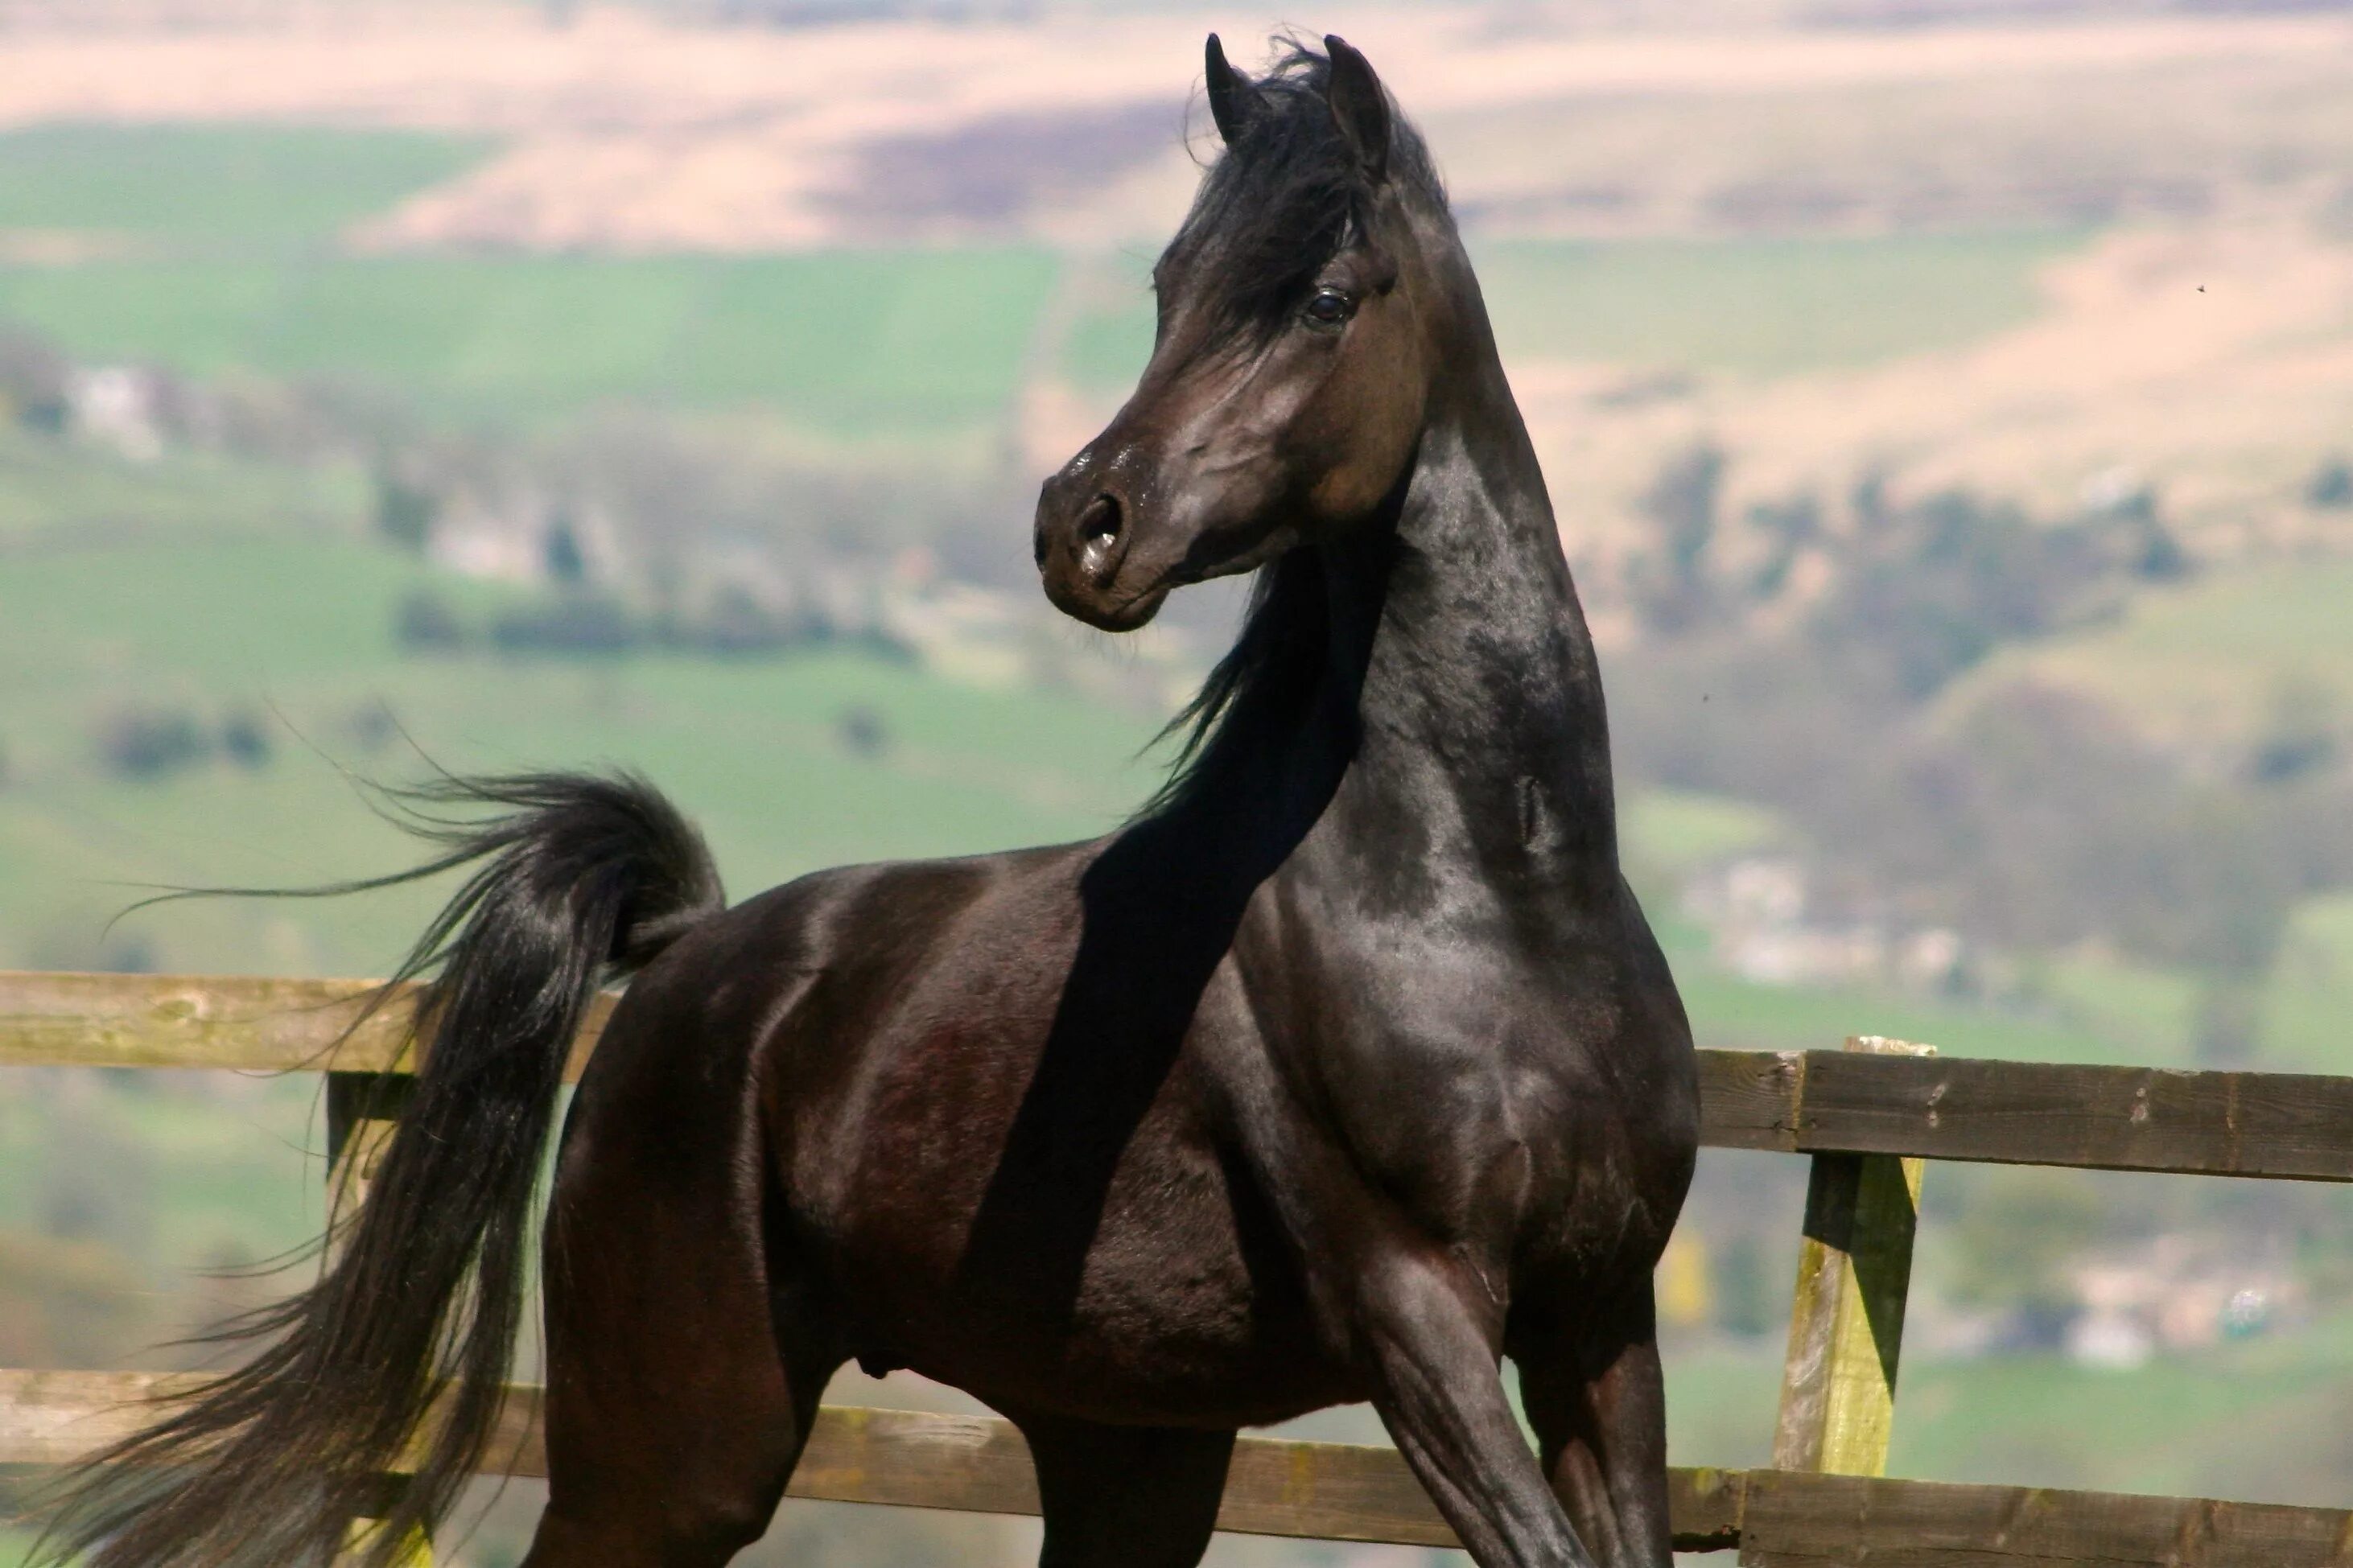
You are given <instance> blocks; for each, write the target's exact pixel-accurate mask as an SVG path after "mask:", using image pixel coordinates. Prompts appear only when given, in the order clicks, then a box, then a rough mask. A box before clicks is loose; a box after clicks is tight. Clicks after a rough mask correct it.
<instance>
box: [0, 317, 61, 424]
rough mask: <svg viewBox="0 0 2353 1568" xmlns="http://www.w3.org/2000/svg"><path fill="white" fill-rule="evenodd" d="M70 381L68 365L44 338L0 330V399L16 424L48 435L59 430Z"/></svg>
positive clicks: (13, 329)
mask: <svg viewBox="0 0 2353 1568" xmlns="http://www.w3.org/2000/svg"><path fill="white" fill-rule="evenodd" d="M72 380H73V365H72V363H71V362H70V361H69V360H68V359H67V358H66V356H65V355H64V354H62V353H59V352H58V349H57V348H56V346H55V345H53V344H52V343H50V342H48V341H47V339H45V338H40V337H36V336H35V335H34V334H32V333H31V332H27V331H22V330H20V329H16V328H5V329H0V399H5V400H6V404H7V413H8V415H9V416H11V417H13V418H14V419H15V420H16V423H17V424H19V425H22V426H25V427H26V429H28V430H39V431H42V432H44V433H45V434H48V435H55V434H57V433H58V432H60V431H62V430H63V429H64V428H65V427H66V421H67V418H68V416H69V412H70V409H69V402H68V391H69V387H70V385H71V384H72Z"/></svg>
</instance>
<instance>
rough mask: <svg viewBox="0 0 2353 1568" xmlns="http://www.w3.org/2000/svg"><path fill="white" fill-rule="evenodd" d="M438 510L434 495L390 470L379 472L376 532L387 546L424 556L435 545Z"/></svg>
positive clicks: (376, 494)
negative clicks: (434, 524)
mask: <svg viewBox="0 0 2353 1568" xmlns="http://www.w3.org/2000/svg"><path fill="white" fill-rule="evenodd" d="M439 510H440V509H439V507H438V504H437V503H436V502H435V500H434V499H433V495H432V492H431V491H429V490H427V489H423V488H422V487H420V486H417V485H413V484H410V483H409V482H408V481H406V479H401V478H400V477H399V476H398V475H396V474H394V473H392V472H390V471H389V470H386V469H378V470H377V472H376V477H375V531H376V536H377V537H378V538H380V539H382V540H383V541H384V542H385V543H387V544H389V545H391V546H393V547H394V548H395V549H396V550H403V551H406V552H408V553H409V554H411V555H422V554H424V553H425V547H426V546H427V544H429V543H430V542H432V538H433V520H434V517H435V516H436V515H437V513H438V511H439Z"/></svg>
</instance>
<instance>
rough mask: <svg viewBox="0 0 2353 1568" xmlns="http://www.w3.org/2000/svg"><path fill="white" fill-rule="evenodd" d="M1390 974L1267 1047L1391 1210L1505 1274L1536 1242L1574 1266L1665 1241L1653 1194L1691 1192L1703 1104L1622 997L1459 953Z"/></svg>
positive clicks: (1607, 987)
mask: <svg viewBox="0 0 2353 1568" xmlns="http://www.w3.org/2000/svg"><path fill="white" fill-rule="evenodd" d="M1368 972H1371V973H1378V971H1368ZM1389 973H1391V974H1392V975H1393V976H1394V978H1393V979H1392V980H1390V981H1388V982H1386V983H1382V984H1376V985H1374V986H1372V987H1368V988H1366V989H1365V990H1363V991H1361V992H1360V993H1359V994H1358V995H1357V997H1356V1000H1355V1001H1354V1002H1352V1003H1351V1004H1349V1005H1345V1006H1343V1007H1341V1008H1337V1009H1327V1010H1326V1011H1325V1012H1324V1014H1323V1016H1321V1017H1319V1018H1318V1019H1317V1020H1316V1021H1315V1023H1314V1025H1313V1026H1311V1027H1310V1028H1309V1029H1308V1030H1306V1031H1303V1035H1304V1037H1303V1038H1301V1039H1298V1040H1295V1041H1292V1042H1287V1043H1274V1042H1270V1048H1271V1049H1272V1050H1274V1051H1275V1052H1277V1053H1282V1054H1287V1055H1288V1056H1289V1057H1290V1058H1292V1059H1291V1060H1290V1062H1289V1063H1288V1066H1289V1067H1290V1068H1291V1069H1292V1071H1293V1073H1294V1074H1295V1075H1297V1076H1298V1077H1300V1078H1301V1079H1303V1080H1304V1081H1305V1082H1307V1083H1308V1084H1310V1085H1311V1086H1312V1087H1311V1089H1310V1090H1309V1092H1308V1093H1307V1094H1305V1095H1304V1096H1303V1104H1304V1105H1306V1106H1307V1107H1309V1108H1310V1109H1309V1110H1308V1112H1307V1113H1308V1114H1310V1115H1312V1116H1314V1117H1316V1118H1318V1119H1320V1120H1321V1121H1324V1124H1325V1125H1324V1131H1326V1132H1328V1134H1329V1136H1330V1137H1331V1138H1332V1139H1333V1140H1334V1142H1335V1143H1336V1144H1337V1145H1338V1146H1340V1147H1341V1148H1343V1149H1345V1151H1346V1152H1347V1156H1348V1163H1349V1164H1350V1165H1351V1166H1352V1167H1353V1168H1354V1169H1355V1170H1356V1171H1357V1172H1359V1173H1361V1174H1362V1176H1363V1178H1364V1180H1365V1182H1366V1184H1367V1185H1368V1186H1370V1187H1371V1188H1372V1189H1374V1191H1375V1193H1376V1194H1377V1195H1378V1196H1379V1197H1380V1198H1381V1199H1382V1200H1384V1201H1387V1202H1389V1203H1391V1204H1394V1205H1396V1207H1397V1208H1398V1210H1400V1211H1401V1212H1402V1214H1403V1215H1405V1216H1406V1217H1407V1219H1408V1220H1409V1223H1410V1224H1411V1225H1412V1226H1414V1227H1415V1228H1416V1229H1418V1230H1419V1231H1420V1232H1422V1233H1423V1234H1425V1235H1426V1236H1428V1237H1430V1238H1431V1239H1433V1240H1437V1241H1440V1242H1443V1243H1445V1244H1447V1245H1451V1246H1456V1247H1464V1248H1467V1249H1468V1250H1469V1251H1470V1252H1472V1253H1473V1254H1475V1255H1481V1256H1483V1257H1485V1258H1488V1259H1490V1260H1492V1261H1493V1262H1494V1263H1495V1264H1496V1265H1497V1266H1498V1267H1500V1266H1502V1262H1503V1260H1504V1259H1506V1258H1512V1257H1514V1256H1518V1255H1520V1254H1523V1253H1525V1252H1527V1251H1528V1250H1529V1248H1530V1247H1531V1246H1533V1247H1534V1248H1535V1251H1536V1252H1538V1253H1539V1254H1542V1255H1544V1256H1546V1257H1553V1258H1560V1259H1562V1260H1564V1261H1569V1260H1575V1259H1579V1258H1583V1259H1600V1258H1607V1257H1611V1256H1615V1255H1616V1254H1618V1253H1619V1252H1620V1251H1621V1250H1623V1249H1624V1248H1625V1247H1633V1248H1635V1249H1637V1250H1640V1249H1642V1248H1646V1247H1653V1246H1654V1245H1655V1244H1657V1243H1658V1242H1659V1241H1661V1240H1662V1239H1663V1229H1662V1226H1660V1225H1659V1224H1658V1223H1657V1222H1656V1217H1655V1216H1656V1214H1657V1212H1658V1211H1659V1210H1660V1209H1661V1207H1662V1205H1661V1204H1659V1203H1658V1202H1656V1201H1654V1197H1653V1194H1661V1193H1664V1192H1668V1191H1672V1192H1673V1194H1675V1196H1677V1197H1680V1194H1681V1177H1680V1174H1679V1173H1680V1172H1681V1171H1682V1170H1683V1169H1685V1168H1687V1165H1688V1161H1689V1142H1690V1120H1691V1118H1690V1113H1689V1109H1688V1106H1687V1104H1686V1103H1685V1101H1686V1100H1687V1098H1688V1096H1687V1093H1686V1092H1685V1087H1686V1086H1685V1085H1684V1083H1683V1080H1682V1078H1681V1076H1680V1075H1679V1074H1677V1073H1676V1072H1675V1071H1674V1070H1673V1067H1672V1041H1671V1040H1663V1039H1659V1038H1654V1037H1653V1033H1654V1032H1653V1031H1651V1030H1650V1029H1649V1028H1648V1027H1647V1024H1646V1021H1644V1020H1641V1019H1639V1018H1633V1017H1630V1016H1629V1015H1628V1013H1627V1010H1626V1009H1625V1008H1624V1007H1622V1006H1620V1005H1617V1004H1616V1002H1615V1001H1614V1000H1613V998H1614V997H1615V996H1616V995H1617V994H1618V991H1619V988H1618V987H1616V986H1614V985H1613V984H1609V983H1608V981H1607V979H1606V976H1605V977H1603V978H1601V979H1599V980H1597V979H1596V978H1595V977H1594V976H1593V975H1591V974H1589V973H1588V974H1586V975H1583V976H1579V977H1577V979H1578V983H1577V984H1562V983H1561V982H1560V979H1559V977H1558V976H1556V975H1554V974H1550V973H1546V972H1545V971H1544V970H1543V969H1542V968H1541V967H1540V966H1536V965H1531V964H1514V963H1497V962H1495V961H1493V960H1492V959H1480V958H1474V957H1465V956H1462V955H1459V954H1458V955H1454V956H1452V957H1451V958H1448V959H1444V960H1439V961H1428V962H1424V963H1419V964H1416V965H1412V966H1405V967H1399V968H1396V969H1392V970H1391V971H1390V972H1389ZM1664 1206H1669V1207H1671V1205H1664ZM1654 1232H1655V1233H1657V1234H1653V1233H1654Z"/></svg>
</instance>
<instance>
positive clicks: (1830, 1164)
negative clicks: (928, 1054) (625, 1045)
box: [0, 973, 2353, 1568]
mask: <svg viewBox="0 0 2353 1568" xmlns="http://www.w3.org/2000/svg"><path fill="white" fill-rule="evenodd" d="M370 989H371V988H370V987H369V986H368V985H367V984H366V983H364V982H353V981H290V980H260V979H233V978H213V977H189V976H122V975H87V974H7V973H0V1067H55V1066H81V1067H113V1068H126V1067H129V1068H235V1069H241V1070H247V1071H263V1072H269V1071H304V1070H311V1071H329V1070H332V1078H331V1079H330V1094H329V1108H330V1113H331V1116H330V1120H331V1121H334V1122H335V1123H336V1125H335V1127H334V1128H332V1129H331V1136H332V1142H333V1143H334V1145H335V1149H334V1152H336V1153H337V1154H338V1155H339V1156H341V1158H340V1159H339V1160H338V1161H337V1162H336V1165H337V1168H338V1170H339V1171H341V1172H343V1175H342V1176H340V1177H339V1179H358V1180H364V1174H365V1167H366V1156H367V1151H368V1149H369V1147H370V1146H371V1145H372V1144H373V1143H374V1142H375V1140H377V1139H379V1138H380V1137H381V1136H382V1135H383V1134H384V1133H385V1131H388V1127H389V1122H388V1121H386V1118H388V1117H390V1116H392V1115H396V1113H397V1108H398V1101H399V1100H400V1098H401V1097H400V1096H399V1095H398V1093H397V1092H396V1086H394V1085H388V1084H387V1083H386V1082H385V1079H384V1077H383V1076H382V1075H386V1074H399V1073H402V1072H406V1071H407V1070H409V1069H410V1068H412V1067H413V1065H414V1062H413V1052H412V1050H411V1048H410V1045H409V1041H408V1019H407V1008H408V999H407V998H406V997H396V998H395V999H393V1000H392V1001H391V1002H390V1003H389V1004H387V1005H385V1006H384V1007H382V1008H380V1009H378V1010H377V1011H376V1012H375V1014H374V1015H373V1016H369V1017H367V1018H366V1019H365V1020H364V1021H363V1022H360V1023H359V1024H358V1026H357V1027H356V1028H354V1027H353V1025H354V1021H355V1020H357V1019H359V1017H360V1006H361V1000H362V999H363V998H364V997H365V996H366V995H367V994H369V992H370ZM607 1010H608V1009H607V1007H604V1006H600V1007H599V1008H598V1009H597V1010H596V1013H595V1014H594V1016H592V1018H591V1020H590V1023H589V1026H588V1027H587V1028H586V1030H585V1031H584V1032H583V1035H582V1037H581V1039H580V1042H579V1044H578V1046H577V1047H575V1051H574V1053H573V1059H572V1063H571V1076H574V1077H576V1076H577V1074H578V1070H579V1068H580V1067H581V1065H582V1064H583V1063H584V1062H585V1061H586V1059H587V1057H588V1054H589V1052H590V1051H591V1050H593V1049H594V1047H595V1044H596V1034H597V1032H598V1030H599V1029H600V1028H601V1027H602V1025H603V1022H604V1019H605V1017H606V1016H607ZM331 1055H332V1061H331V1060H330V1059H329V1058H330V1056H331ZM1701 1063H1702V1069H1701V1103H1702V1138H1703V1141H1704V1142H1705V1143H1707V1144H1709V1145H1711V1146H1713V1147H1717V1148H1730V1149H1751V1150H1767V1151H1778V1152H1788V1153H1804V1154H1810V1155H1812V1156H1813V1157H1814V1173H1813V1181H1812V1184H1811V1186H1810V1191H1809V1198H1808V1205H1807V1219H1806V1234H1805V1236H1804V1237H1802V1238H1801V1244H1800V1250H1801V1259H1800V1289H1799V1296H1798V1300H1797V1305H1796V1308H1795V1310H1794V1313H1793V1318H1792V1321H1791V1325H1790V1347H1789V1356H1788V1367H1787V1370H1786V1372H1785V1376H1784V1383H1783V1390H1782V1408H1781V1413H1780V1418H1779V1426H1778V1431H1777V1434H1776V1441H1775V1450H1774V1451H1775V1466H1776V1468H1771V1469H1760V1470H1746V1471H1737V1470H1706V1469H1678V1470H1676V1471H1675V1472H1674V1478H1673V1479H1674V1485H1673V1493H1672V1502H1673V1521H1674V1530H1675V1536H1676V1542H1677V1545H1678V1548H1679V1549H1680V1550H1683V1551H1691V1552H1701V1551H1719V1550H1731V1551H1737V1552H1738V1553H1739V1561H1740V1563H1743V1564H1754V1565H1757V1568H1831V1565H1838V1564H1844V1565H1851V1568H1864V1565H1866V1564H1867V1565H1869V1568H2142V1565H2147V1568H2159V1565H2162V1568H2323V1565H2326V1568H2353V1513H2348V1512H2345V1511H2340V1510H2333V1509H2309V1508H2283V1507H2271V1506H2257V1505H2251V1504H2242V1503H2225V1502H2213V1501H2207V1500H2192V1499H2179V1498H2158V1497H2137V1496H2125V1495H2118V1494H2110V1493H2097V1492H2072V1491H2056V1490H2048V1489H2026V1488H2016V1487H1979V1486H1947V1485H1942V1484H1937V1483H1932V1482H1925V1481H1909V1480H1889V1479H1882V1478H1881V1477H1880V1474H1879V1472H1880V1471H1881V1470H1882V1469H1883V1468H1884V1466H1885V1461H1886V1453H1887V1438H1888V1432H1889V1423H1890V1422H1891V1420H1892V1417H1893V1412H1894V1395H1895V1385H1896V1370H1897V1364H1898V1353H1897V1352H1899V1350H1900V1348H1901V1336H1902V1322H1903V1306H1904V1294H1905V1285H1906V1282H1907V1281H1908V1278H1909V1274H1910V1266H1911V1249H1912V1238H1913V1233H1914V1227H1915V1225H1916V1220H1917V1213H1916V1204H1917V1200H1918V1192H1919V1171H1920V1166H1919V1162H1921V1161H1925V1160H1963V1161H1980V1162H1995V1163H2013V1164H2037V1165H2068V1166H2080V1167H2089V1168H2094V1169H2107V1170H2123V1171H2152V1172H2173V1173H2185V1174H2196V1175H2222V1176H2246V1177H2272V1178H2286V1179H2294V1180H2304V1181H2332V1182H2342V1181H2353V1079H2336V1078H2318V1077H2307V1076H2302V1075H2290V1074H2278V1073H2222V1072H2170V1071H2155V1070H2147V1069H2141V1068H2095V1067H2072V1066H2050V1065H2044V1064H2039V1063H2024V1062H2000V1061H1981V1060H1963V1059H1954V1058H1940V1057H1936V1056H1935V1055H1933V1054H1930V1053H1926V1051H1925V1050H1924V1049H1923V1048H1921V1047H1907V1046H1905V1044H1904V1043H1903V1042H1894V1041H1880V1040H1875V1039H1869V1038H1858V1039H1855V1040H1852V1041H1850V1042H1848V1047H1847V1048H1846V1049H1845V1050H1843V1051H1799V1052H1758V1051H1703V1052H1702V1053H1701ZM174 1381H175V1380H174V1377H173V1375H171V1374H153V1373H69V1372H43V1371H0V1465H56V1464H61V1463H67V1462H70V1461H72V1460H74V1459H76V1458H79V1457H81V1456H83V1455H86V1454H88V1453H90V1452H92V1451H94V1450H95V1449H97V1448H98V1447H101V1446H102V1445H103V1444H105V1443H106V1442H108V1441H110V1440H111V1439H112V1438H115V1437H119V1436H122V1435H123V1434H124V1433H125V1432H127V1431H129V1430H131V1429H132V1427H133V1426H135V1424H136V1423H137V1422H138V1421H139V1420H141V1419H142V1418H143V1412H142V1400H143V1399H144V1398H145V1397H147V1396H149V1395H152V1394H156V1393H159V1392H167V1391H168V1390H169V1389H170V1388H171V1387H172V1386H174ZM537 1399H538V1393H537V1390H535V1389H532V1388H527V1387H520V1386H519V1387H517V1388H515V1389H513V1390H512V1391H511V1394H510V1398H509V1401H508V1405H507V1407H506V1410H505V1413H504V1415H503V1416H502V1420H501V1437H500V1439H499V1440H498V1441H497V1442H496V1443H494V1445H493V1448H492V1454H493V1461H494V1463H495V1465H496V1467H497V1468H499V1469H500V1470H501V1471H502V1472H505V1473H511V1474H516V1475H525V1476H531V1475H539V1474H543V1472H544V1458H543V1455H542V1454H541V1452H540V1449H539V1447H538V1438H537V1424H536V1411H537ZM792 1495H794V1496H796V1497H806V1498H823V1499H832V1500H840V1501H851V1502H868V1503H884V1504H893V1505H898V1506H904V1507H916V1508H947V1509H963V1510H973V1511H978V1512H990V1513H1035V1512H1036V1511H1037V1490H1036V1484H1035V1480H1034V1479H1033V1477H1032V1475H1031V1473H1030V1469H1029V1455H1028V1451H1027V1449H1026V1448H1025V1447H1023V1445H1022V1443H1021V1439H1020V1436H1019V1434H1018V1432H1016V1431H1015V1430H1014V1429H1013V1427H1012V1426H1010V1425H1008V1423H1006V1422H1003V1421H998V1420H995V1419H993V1418H988V1417H979V1416H960V1415H929V1414H923V1413H918V1412H912V1411H890V1410H862V1409H845V1408H837V1407H828V1408H826V1409H825V1410H824V1411H823V1412H821V1414H820V1416H819V1419H818V1426H817V1427H816V1429H815V1431H814V1433H813V1435H812V1437H811V1440H810V1444H809V1447H808V1450H807V1456H806V1457H805V1458H804V1459H803V1460H802V1463H801V1466H800V1468H799V1471H798V1472H797V1474H796V1476H795V1478H794V1481H793V1486H792ZM1219 1527H1220V1528H1222V1529H1226V1530H1232V1531H1245V1532H1249V1533H1255V1534H1264V1535H1287V1536H1304V1537H1314V1538H1317V1539H1326V1540H1342V1541H1377V1542H1401V1543H1406V1544H1419V1545H1441V1546H1442V1545H1452V1544H1454V1541H1453V1537H1452V1535H1451V1533H1450V1532H1449V1531H1448V1530H1447V1528H1446V1526H1445V1524H1444V1522H1443V1521H1441V1520H1440V1519H1439V1517H1438V1515H1437V1513H1436V1511H1435V1510H1433V1509H1432V1508H1431V1507H1430V1502H1429V1500H1428V1499H1427V1498H1426V1497H1425V1496H1424V1495H1423V1493H1422V1491H1421V1489H1420V1487H1419V1485H1418V1484H1416V1482H1415V1481H1414V1480H1413V1479H1412V1477H1411V1476H1410V1475H1409V1473H1408V1472H1407V1470H1406V1469H1405V1467H1404V1465H1403V1463H1402V1461H1401V1460H1400V1459H1399V1458H1398V1456H1397V1454H1396V1453H1395V1451H1394V1450H1392V1449H1389V1448H1386V1447H1375V1446H1360V1445H1351V1444H1331V1443H1302V1442H1292V1441H1284V1440H1280V1439H1273V1438H1249V1439H1245V1440H1244V1441H1243V1442H1242V1443H1241V1444H1240V1447H1238V1448H1237V1450H1236V1453H1235V1456H1234V1462H1233V1468H1232V1473H1231V1476H1230V1479H1229V1483H1228V1487H1227V1494H1226V1500H1225V1505H1224V1508H1223V1510H1222V1511H1221V1512H1220V1514H1219Z"/></svg>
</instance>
